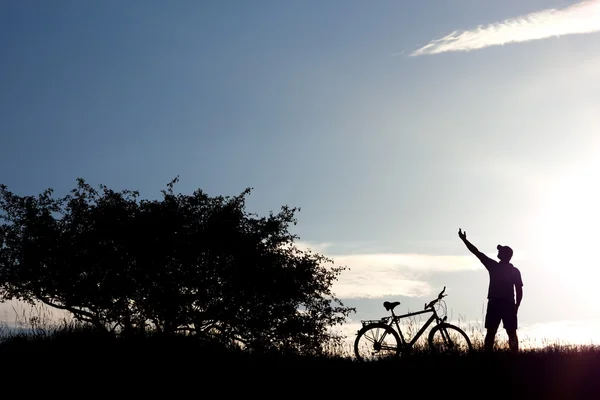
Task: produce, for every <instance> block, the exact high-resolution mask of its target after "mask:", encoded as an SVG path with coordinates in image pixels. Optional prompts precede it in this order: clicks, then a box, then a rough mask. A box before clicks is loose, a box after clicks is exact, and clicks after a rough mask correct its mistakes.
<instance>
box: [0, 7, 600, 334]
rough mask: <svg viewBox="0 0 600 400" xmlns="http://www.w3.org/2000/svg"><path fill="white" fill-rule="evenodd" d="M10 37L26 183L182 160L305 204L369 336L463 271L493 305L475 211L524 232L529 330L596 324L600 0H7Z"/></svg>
mask: <svg viewBox="0 0 600 400" xmlns="http://www.w3.org/2000/svg"><path fill="white" fill-rule="evenodd" d="M0 54H2V58H1V59H0V87H1V88H2V90H1V91H0V132H1V134H0V183H3V184H6V185H7V186H8V188H9V190H11V191H13V192H15V193H18V194H21V195H32V194H37V193H39V192H41V191H42V190H44V189H46V188H48V187H51V188H53V189H55V192H56V193H57V194H66V193H67V192H68V191H69V190H70V189H71V188H73V187H75V185H76V178H77V177H82V178H84V179H85V180H86V181H87V182H88V183H91V184H93V185H98V184H106V185H108V186H109V187H111V188H113V189H116V190H120V189H136V190H139V191H140V193H141V195H142V196H143V197H146V198H156V197H158V196H160V190H162V189H164V188H165V186H166V184H167V183H168V182H169V181H171V180H172V179H173V178H174V177H175V176H179V177H180V182H179V183H178V185H177V186H176V190H178V191H180V192H181V193H192V192H193V191H194V190H196V189H198V188H200V189H202V190H203V191H205V192H206V193H208V194H210V195H236V194H239V193H241V192H242V191H243V190H244V189H245V188H246V187H252V188H253V191H252V194H251V195H250V197H249V198H248V209H249V211H251V212H257V213H259V214H266V213H268V212H269V211H270V210H274V211H277V210H278V209H279V208H280V207H281V206H282V205H289V206H296V207H300V209H301V211H300V212H299V213H298V215H297V217H298V225H297V226H296V227H294V229H295V232H296V233H297V234H298V235H299V236H300V242H299V245H300V246H303V247H304V248H310V249H313V250H315V251H318V252H320V253H322V254H325V255H327V256H330V257H331V258H332V259H333V260H334V261H335V263H336V264H337V265H344V266H348V267H349V268H350V270H349V271H346V272H345V273H344V274H342V276H340V278H339V280H338V281H337V282H336V284H335V285H334V291H335V292H336V294H337V296H338V297H339V298H341V299H342V300H343V302H344V303H345V304H347V305H351V306H354V307H356V308H357V313H356V314H353V315H352V316H351V320H350V321H349V323H348V324H347V325H346V329H347V331H348V332H350V333H353V332H354V330H355V328H356V327H357V326H358V325H357V324H358V323H359V320H360V319H374V318H379V317H381V316H384V315H386V312H385V310H384V309H383V307H382V302H383V301H385V300H398V301H401V303H402V304H401V305H400V306H399V310H401V311H408V310H416V309H419V308H422V307H423V304H424V303H425V302H426V301H429V300H431V299H432V298H433V297H434V296H435V295H436V294H437V293H438V292H439V291H440V290H441V289H442V288H443V287H444V286H446V287H447V290H446V291H447V293H448V295H449V296H448V298H447V299H446V301H447V305H448V312H449V313H451V314H452V316H453V318H456V317H457V316H460V318H462V320H464V321H466V323H477V321H479V322H481V320H482V318H483V315H484V307H485V303H486V294H487V285H488V276H487V272H486V271H485V269H484V268H483V266H482V265H481V264H480V263H479V261H478V260H477V259H476V258H475V257H474V256H473V255H471V254H470V253H469V252H468V250H467V249H466V248H465V246H464V245H463V244H462V242H461V241H460V240H459V238H458V235H457V232H458V229H459V228H462V229H463V230H466V232H467V237H468V239H469V240H470V241H472V242H473V244H475V245H476V246H477V247H478V248H479V249H480V250H481V251H483V252H485V253H486V254H487V255H488V256H490V257H495V255H496V245H497V244H503V245H509V246H511V247H512V248H513V249H514V251H515V256H514V259H513V264H514V265H515V266H516V267H517V268H519V269H520V271H521V274H522V277H523V282H524V287H523V291H524V297H523V303H522V306H521V309H520V311H519V317H520V331H522V332H529V334H531V335H534V336H536V337H540V336H543V337H549V336H552V335H556V334H557V332H560V334H559V337H558V338H559V339H561V340H564V341H579V342H581V341H589V340H594V341H600V337H599V336H600V333H599V332H600V330H599V329H598V325H597V324H598V322H599V321H600V306H599V305H598V304H599V303H598V302H597V301H596V297H595V291H596V288H597V286H596V285H597V281H598V280H599V278H600V265H597V262H596V261H595V257H594V256H595V251H594V250H595V249H596V246H597V243H598V239H600V237H599V236H600V235H599V234H598V229H597V227H598V226H600V225H599V223H600V211H598V207H597V205H598V204H600V192H599V191H598V190H597V188H596V187H595V185H594V182H595V181H597V178H598V175H600V161H599V160H600V157H598V156H599V155H600V146H599V144H600V139H599V138H598V135H597V132H598V129H599V128H600V114H598V112H597V110H598V107H599V106H600V1H598V0H594V1H584V2H579V1H566V0H560V1H559V0H545V1H541V0H527V1H523V0H518V1H517V0H506V1H503V2H498V1H491V0H435V1H434V0H422V1H418V2H416V1H411V2H409V1H391V0H389V1H388V0H376V1H372V2H364V1H359V0H319V1H317V0H308V1H302V2H292V1H285V0H283V1H282V0H278V1H269V0H259V1H255V2H243V1H203V2H197V1H192V0H178V1H173V2H165V1H155V0H129V1H127V2H122V1H116V0H107V1H102V2H99V1H96V2H80V1H76V0H73V1H71V0H58V1H53V2H34V1H15V0H7V1H3V2H1V3H0ZM9 311H10V310H9ZM7 315H8V314H7ZM4 318H5V319H10V316H9V317H4Z"/></svg>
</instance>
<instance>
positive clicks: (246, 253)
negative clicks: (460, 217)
mask: <svg viewBox="0 0 600 400" xmlns="http://www.w3.org/2000/svg"><path fill="white" fill-rule="evenodd" d="M177 181H178V178H175V179H174V180H173V181H171V182H170V183H169V184H168V185H167V189H166V190H162V191H161V193H162V197H161V198H159V199H158V200H146V199H140V198H139V192H137V191H132V190H123V191H120V192H117V191H114V190H111V189H109V188H108V187H106V186H105V185H100V186H99V188H98V189H95V188H93V187H92V186H90V185H89V184H87V183H86V182H85V181H84V180H83V179H81V178H80V179H78V180H77V186H76V187H75V188H74V189H73V190H72V191H71V192H70V193H69V194H68V195H66V196H63V197H53V190H52V189H47V190H45V191H44V192H42V193H41V194H39V195H37V196H18V195H16V194H14V193H12V192H10V191H9V190H8V188H7V187H6V186H5V185H1V186H0V221H1V225H0V300H2V301H6V300H11V299H17V300H22V301H26V302H30V303H35V302H42V303H44V304H47V305H49V306H51V307H55V308H58V309H62V310H66V311H68V312H70V313H71V314H72V315H73V316H74V317H75V318H76V319H78V320H80V321H83V322H85V323H90V324H93V325H94V326H95V327H97V328H98V329H101V330H103V331H106V332H109V333H110V332H112V333H115V334H134V333H142V332H148V331H153V332H159V333H162V334H167V335H168V334H175V333H177V332H181V331H185V332H189V333H195V334H198V335H202V334H208V333H211V334H213V335H216V336H217V337H218V338H219V339H220V340H224V341H231V340H235V341H238V342H241V343H243V344H244V345H245V346H247V347H249V348H261V349H272V348H275V349H294V350H302V351H319V349H320V346H321V344H322V343H324V342H326V341H328V340H339V339H340V338H339V337H337V336H336V335H334V334H332V333H331V331H330V328H331V327H332V326H334V325H337V324H341V323H343V322H344V321H345V319H346V317H347V316H348V315H349V313H350V312H352V311H354V309H353V308H349V307H345V306H344V305H343V304H342V302H341V301H340V300H339V299H338V298H337V297H336V296H335V295H334V294H333V293H332V291H331V286H332V284H333V282H334V281H335V280H336V279H337V277H338V275H339V274H340V273H341V272H342V271H343V270H344V269H346V268H345V267H339V266H334V265H332V264H333V260H331V259H329V258H327V257H325V256H323V255H320V254H316V253H313V252H311V251H307V250H301V249H299V248H298V247H297V246H296V244H295V240H297V239H298V237H297V236H296V235H294V234H292V233H290V226H291V225H292V224H293V225H295V224H296V223H297V220H296V218H295V214H296V212H297V211H299V209H297V208H290V207H288V206H283V207H281V210H280V211H279V212H278V213H273V212H270V213H269V215H268V216H263V217H259V216H257V215H256V214H252V213H249V212H247V211H246V205H245V200H246V197H247V196H248V195H249V194H250V192H251V190H250V189H246V190H244V191H243V192H242V193H241V194H239V195H237V196H233V197H223V196H217V197H210V196H208V195H207V194H205V193H204V192H203V191H201V190H200V189H198V190H196V191H195V192H193V194H191V195H183V194H176V193H175V192H174V191H173V188H174V185H175V184H176V183H177Z"/></svg>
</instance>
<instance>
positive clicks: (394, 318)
mask: <svg viewBox="0 0 600 400" xmlns="http://www.w3.org/2000/svg"><path fill="white" fill-rule="evenodd" d="M426 313H431V314H432V315H431V317H429V319H428V320H427V321H426V322H425V324H424V325H423V326H422V327H421V329H419V331H418V332H417V333H416V334H415V336H414V337H413V338H412V340H411V341H410V342H407V341H406V339H405V338H404V335H403V334H402V330H401V329H400V325H399V324H398V321H400V320H401V319H404V318H408V317H414V316H415V315H421V314H426ZM388 318H391V321H390V323H389V325H390V326H391V325H392V323H395V324H396V331H397V332H398V334H399V335H400V340H402V345H403V346H407V345H408V346H409V347H412V346H413V345H414V344H415V343H416V342H417V340H419V338H420V337H421V335H422V334H423V332H425V330H426V329H427V328H428V327H429V325H431V324H432V323H433V322H434V321H435V322H436V324H437V325H439V324H441V323H442V322H445V321H446V318H447V317H444V318H440V317H439V316H438V314H437V312H436V311H435V309H434V308H428V309H426V310H421V311H415V312H411V313H407V314H402V315H396V314H394V310H392V316H391V317H388Z"/></svg>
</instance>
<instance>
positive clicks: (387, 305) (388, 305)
mask: <svg viewBox="0 0 600 400" xmlns="http://www.w3.org/2000/svg"><path fill="white" fill-rule="evenodd" d="M399 304H400V302H399V301H394V302H392V303H390V302H389V301H384V302H383V306H384V307H385V310H386V311H390V310H393V309H394V308H396V306H398V305H399Z"/></svg>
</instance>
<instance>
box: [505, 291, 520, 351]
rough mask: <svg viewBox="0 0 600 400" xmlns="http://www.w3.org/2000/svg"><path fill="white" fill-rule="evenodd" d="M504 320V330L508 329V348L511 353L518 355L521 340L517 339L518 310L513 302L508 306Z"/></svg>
mask: <svg viewBox="0 0 600 400" xmlns="http://www.w3.org/2000/svg"><path fill="white" fill-rule="evenodd" d="M502 319H503V322H504V329H506V334H507V335H508V347H509V348H510V351H511V353H518V352H519V338H518V337H517V309H516V307H515V305H514V304H513V303H512V302H511V304H509V305H508V306H507V309H506V311H505V315H504V317H503V318H502Z"/></svg>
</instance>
